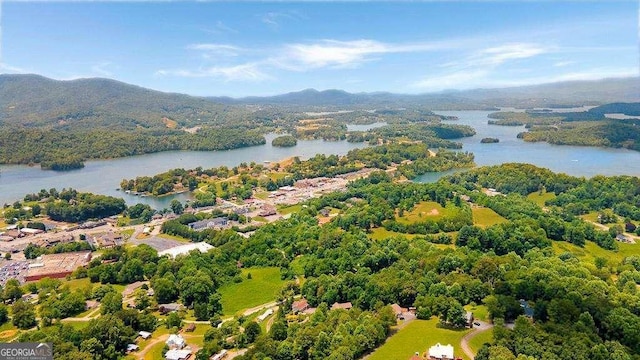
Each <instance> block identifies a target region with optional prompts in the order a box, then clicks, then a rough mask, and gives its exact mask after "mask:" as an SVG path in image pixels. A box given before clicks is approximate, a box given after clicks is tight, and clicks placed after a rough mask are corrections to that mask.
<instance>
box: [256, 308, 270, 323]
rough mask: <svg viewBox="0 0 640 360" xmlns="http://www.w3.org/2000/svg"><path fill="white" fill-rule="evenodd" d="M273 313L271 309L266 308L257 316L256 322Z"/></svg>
mask: <svg viewBox="0 0 640 360" xmlns="http://www.w3.org/2000/svg"><path fill="white" fill-rule="evenodd" d="M271 315H273V309H267V310H266V311H265V312H264V313H262V315H260V316H258V322H261V321H264V319H266V318H268V317H269V316H271Z"/></svg>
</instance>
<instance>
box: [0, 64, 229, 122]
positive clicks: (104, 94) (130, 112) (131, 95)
mask: <svg viewBox="0 0 640 360" xmlns="http://www.w3.org/2000/svg"><path fill="white" fill-rule="evenodd" d="M0 109H1V118H0V124H1V125H11V126H16V125H18V126H23V127H40V126H47V127H59V126H66V127H73V128H83V129H87V128H92V127H100V126H109V127H124V128H136V127H143V128H153V127H161V128H164V127H167V125H166V122H167V120H165V121H164V122H163V118H167V119H171V120H175V121H176V122H177V123H178V124H182V125H189V123H190V122H192V121H197V120H198V119H200V120H201V121H202V122H209V121H214V120H218V119H219V118H220V117H223V116H224V114H225V112H226V111H228V109H227V107H226V106H224V105H220V104H217V103H215V102H212V101H210V100H207V99H203V98H197V97H192V96H188V95H182V94H169V93H163V92H160V91H154V90H149V89H145V88H141V87H138V86H134V85H129V84H125V83H122V82H119V81H115V80H110V79H100V78H92V79H78V80H72V81H57V80H52V79H48V78H45V77H42V76H39V75H0Z"/></svg>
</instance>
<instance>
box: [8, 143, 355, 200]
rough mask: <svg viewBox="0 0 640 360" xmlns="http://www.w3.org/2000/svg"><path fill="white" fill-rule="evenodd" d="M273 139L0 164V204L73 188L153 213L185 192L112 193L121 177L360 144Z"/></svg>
mask: <svg viewBox="0 0 640 360" xmlns="http://www.w3.org/2000/svg"><path fill="white" fill-rule="evenodd" d="M276 136H277V135H275V134H268V135H267V136H265V138H266V140H267V142H266V144H265V145H260V146H252V147H247V148H242V149H235V150H228V151H166V152H161V153H155V154H148V155H138V156H131V157H126V158H118V159H112V160H98V161H87V162H85V167H84V168H82V169H78V170H72V171H64V172H58V171H51V170H41V169H40V167H39V166H34V167H29V166H26V165H0V204H4V203H12V202H14V201H16V200H19V199H22V198H23V197H24V195H25V194H28V193H34V192H38V191H40V189H47V190H48V189H50V188H54V187H55V188H57V189H58V190H61V189H62V188H74V189H77V190H79V191H86V192H92V193H96V194H105V195H111V196H117V197H122V198H123V199H124V200H125V201H126V202H127V204H128V205H134V204H137V203H144V204H149V205H150V206H151V207H153V208H155V209H162V208H165V207H168V206H169V203H170V202H171V200H172V199H176V198H177V199H178V200H180V201H184V200H186V199H189V197H190V195H189V194H188V193H182V194H177V195H169V196H162V197H157V198H156V197H140V196H135V195H130V194H126V193H124V192H122V191H118V190H116V189H117V188H119V187H120V182H121V181H122V179H132V178H135V177H136V176H152V175H156V174H159V173H162V172H165V171H167V170H170V169H175V168H184V169H194V168H196V167H198V166H201V167H203V168H205V169H208V168H213V167H218V166H222V165H225V166H228V167H233V166H236V165H238V164H240V163H242V162H246V163H250V162H252V161H255V162H256V163H259V164H261V163H263V162H264V161H279V160H283V159H286V158H289V157H292V156H299V157H300V158H302V159H306V158H310V157H312V156H314V155H315V154H318V153H324V154H338V155H343V154H346V153H347V152H348V151H349V150H351V149H355V148H359V147H364V146H366V144H364V143H349V142H346V141H322V140H298V145H296V146H293V147H289V148H281V147H274V146H271V140H273V139H274V138H275V137H276Z"/></svg>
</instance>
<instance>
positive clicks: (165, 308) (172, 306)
mask: <svg viewBox="0 0 640 360" xmlns="http://www.w3.org/2000/svg"><path fill="white" fill-rule="evenodd" d="M183 308H184V306H182V304H176V303H169V304H159V305H158V310H159V311H160V314H161V315H166V314H168V313H171V312H174V311H180V310H182V309H183Z"/></svg>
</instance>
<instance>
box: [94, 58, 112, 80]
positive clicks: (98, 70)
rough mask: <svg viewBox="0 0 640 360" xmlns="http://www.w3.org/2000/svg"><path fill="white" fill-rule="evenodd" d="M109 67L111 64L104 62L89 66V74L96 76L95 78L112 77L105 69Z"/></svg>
mask: <svg viewBox="0 0 640 360" xmlns="http://www.w3.org/2000/svg"><path fill="white" fill-rule="evenodd" d="M110 65H111V63H110V62H108V61H104V62H101V63H99V64H95V65H93V66H91V72H92V73H93V74H94V75H97V76H103V77H111V76H113V73H112V72H111V71H109V70H107V69H106V67H108V66H110Z"/></svg>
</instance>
